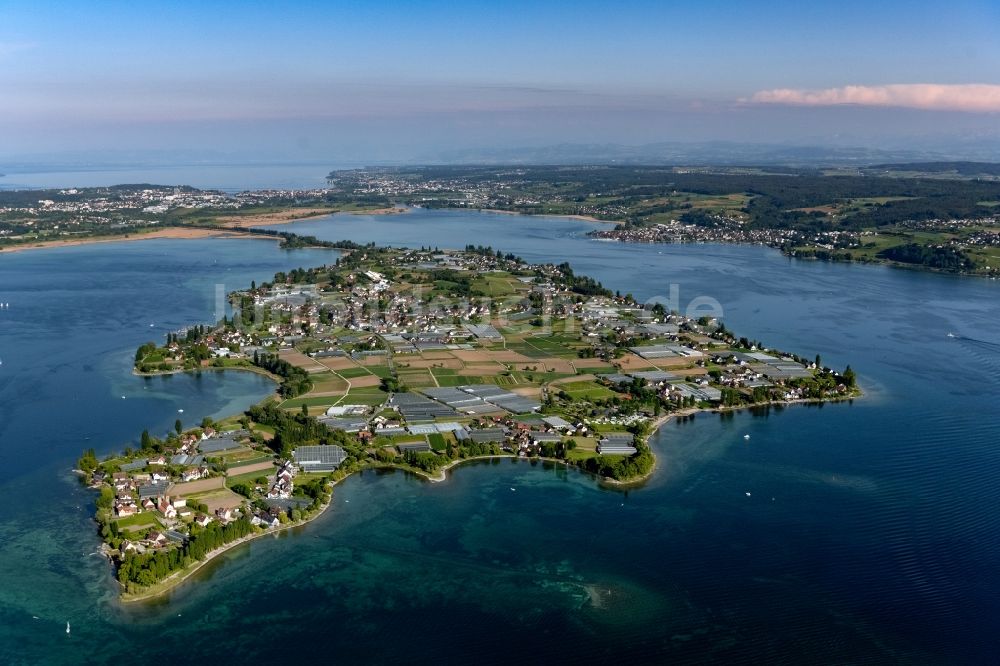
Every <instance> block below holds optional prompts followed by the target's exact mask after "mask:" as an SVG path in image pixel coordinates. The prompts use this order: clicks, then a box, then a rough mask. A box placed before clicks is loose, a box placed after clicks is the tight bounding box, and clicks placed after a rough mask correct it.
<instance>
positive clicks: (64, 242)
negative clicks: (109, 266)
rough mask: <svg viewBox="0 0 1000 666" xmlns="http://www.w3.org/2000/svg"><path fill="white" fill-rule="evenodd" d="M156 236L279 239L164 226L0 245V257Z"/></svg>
mask: <svg viewBox="0 0 1000 666" xmlns="http://www.w3.org/2000/svg"><path fill="white" fill-rule="evenodd" d="M158 238H168V239H174V240H198V239H203V238H261V239H269V240H281V239H280V238H276V237H275V236H269V235H265V234H255V233H252V232H248V231H243V230H240V229H238V228H223V227H220V228H219V229H218V230H212V229H204V228H201V227H166V228H164V229H157V230H155V231H148V232H136V233H130V234H123V235H120V236H95V237H92V238H72V239H57V240H45V241H35V242H28V243H18V244H14V245H0V257H2V256H3V255H5V254H13V253H16V252H27V251H30V250H49V249H52V248H58V247H77V246H81V245H96V244H100V243H132V242H136V241H144V240H156V239H158Z"/></svg>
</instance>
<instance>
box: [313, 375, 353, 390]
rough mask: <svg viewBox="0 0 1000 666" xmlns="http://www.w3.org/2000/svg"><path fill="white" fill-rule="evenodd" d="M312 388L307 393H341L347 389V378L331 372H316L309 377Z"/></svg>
mask: <svg viewBox="0 0 1000 666" xmlns="http://www.w3.org/2000/svg"><path fill="white" fill-rule="evenodd" d="M311 379H312V383H313V388H312V391H310V392H309V395H329V394H332V393H343V392H344V391H346V390H347V387H348V384H347V380H345V379H344V378H342V377H340V376H338V375H335V374H333V373H332V372H328V373H323V374H317V375H314V376H313V377H311Z"/></svg>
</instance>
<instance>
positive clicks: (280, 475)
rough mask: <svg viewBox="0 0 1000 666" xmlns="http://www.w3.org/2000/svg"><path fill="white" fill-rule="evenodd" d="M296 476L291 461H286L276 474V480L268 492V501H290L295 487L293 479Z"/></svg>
mask: <svg viewBox="0 0 1000 666" xmlns="http://www.w3.org/2000/svg"><path fill="white" fill-rule="evenodd" d="M294 476H295V467H294V466H293V465H292V462H291V461H290V460H285V461H283V462H282V463H281V465H280V466H279V467H278V469H277V471H276V472H275V473H274V480H273V481H272V482H271V487H270V488H269V489H268V491H267V498H268V499H288V498H289V497H291V496H292V490H293V488H294V487H295V486H294V484H293V483H292V477H294Z"/></svg>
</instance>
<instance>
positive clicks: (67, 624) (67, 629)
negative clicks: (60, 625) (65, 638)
mask: <svg viewBox="0 0 1000 666" xmlns="http://www.w3.org/2000/svg"><path fill="white" fill-rule="evenodd" d="M66 633H67V634H68V633H69V622H67V623H66Z"/></svg>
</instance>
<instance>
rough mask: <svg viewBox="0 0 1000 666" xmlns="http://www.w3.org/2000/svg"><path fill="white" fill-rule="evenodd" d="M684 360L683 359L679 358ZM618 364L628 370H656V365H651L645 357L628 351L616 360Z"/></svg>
mask: <svg viewBox="0 0 1000 666" xmlns="http://www.w3.org/2000/svg"><path fill="white" fill-rule="evenodd" d="M681 360H684V359H681ZM617 364H618V366H619V367H620V368H621V369H622V370H623V371H626V372H627V371H629V370H656V369H658V368H657V366H655V365H653V364H652V363H650V362H649V361H647V360H646V359H644V358H642V357H641V356H638V355H636V354H633V353H632V352H629V353H627V354H625V355H624V356H622V357H621V358H619V359H618V360H617Z"/></svg>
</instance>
